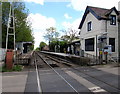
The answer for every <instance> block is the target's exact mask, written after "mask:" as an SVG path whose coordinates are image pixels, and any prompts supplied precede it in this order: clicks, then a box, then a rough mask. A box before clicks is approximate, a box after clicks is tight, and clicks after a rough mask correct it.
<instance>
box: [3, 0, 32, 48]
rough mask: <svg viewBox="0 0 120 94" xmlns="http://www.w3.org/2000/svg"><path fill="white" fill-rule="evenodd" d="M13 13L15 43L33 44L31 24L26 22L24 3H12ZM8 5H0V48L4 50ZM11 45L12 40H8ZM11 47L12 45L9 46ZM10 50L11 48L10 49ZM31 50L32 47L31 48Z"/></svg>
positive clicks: (26, 12) (7, 3)
mask: <svg viewBox="0 0 120 94" xmlns="http://www.w3.org/2000/svg"><path fill="white" fill-rule="evenodd" d="M13 8H14V13H15V31H16V32H15V34H16V42H23V41H24V42H28V41H31V42H34V37H33V34H32V29H31V24H30V22H27V16H28V9H26V7H25V3H24V2H15V3H13ZM9 10H10V3H9V2H3V3H2V47H3V48H5V46H6V45H5V44H6V34H7V23H8V17H9ZM9 42H10V43H13V40H12V38H10V40H9ZM11 46H12V45H11ZM10 48H11V47H10ZM32 48H33V47H32Z"/></svg>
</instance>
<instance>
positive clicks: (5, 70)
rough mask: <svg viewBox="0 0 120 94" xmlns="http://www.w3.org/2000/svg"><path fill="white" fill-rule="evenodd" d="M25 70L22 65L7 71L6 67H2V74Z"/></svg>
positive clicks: (0, 70) (0, 69)
mask: <svg viewBox="0 0 120 94" xmlns="http://www.w3.org/2000/svg"><path fill="white" fill-rule="evenodd" d="M22 68H23V66H22V65H14V66H13V68H12V69H11V70H8V69H6V67H5V66H4V67H0V72H13V71H21V70H22Z"/></svg>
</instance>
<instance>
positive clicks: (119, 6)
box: [118, 1, 120, 11]
mask: <svg viewBox="0 0 120 94" xmlns="http://www.w3.org/2000/svg"><path fill="white" fill-rule="evenodd" d="M118 11H120V1H119V2H118Z"/></svg>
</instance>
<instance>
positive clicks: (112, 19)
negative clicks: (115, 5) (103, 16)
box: [110, 15, 116, 25]
mask: <svg viewBox="0 0 120 94" xmlns="http://www.w3.org/2000/svg"><path fill="white" fill-rule="evenodd" d="M110 25H116V16H115V15H111V20H110Z"/></svg>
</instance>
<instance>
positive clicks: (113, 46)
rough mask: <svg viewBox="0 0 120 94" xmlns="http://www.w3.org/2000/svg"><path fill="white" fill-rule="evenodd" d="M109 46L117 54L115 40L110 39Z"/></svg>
mask: <svg viewBox="0 0 120 94" xmlns="http://www.w3.org/2000/svg"><path fill="white" fill-rule="evenodd" d="M109 45H111V46H112V52H115V38H109Z"/></svg>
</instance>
